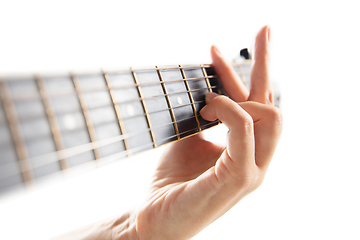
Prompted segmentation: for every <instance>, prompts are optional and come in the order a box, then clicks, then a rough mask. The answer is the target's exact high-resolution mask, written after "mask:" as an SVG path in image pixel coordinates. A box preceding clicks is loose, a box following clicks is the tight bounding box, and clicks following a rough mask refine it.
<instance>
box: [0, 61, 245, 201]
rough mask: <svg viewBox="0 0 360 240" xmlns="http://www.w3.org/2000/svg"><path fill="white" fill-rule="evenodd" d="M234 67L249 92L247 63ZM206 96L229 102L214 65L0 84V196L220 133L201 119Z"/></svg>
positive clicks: (44, 77)
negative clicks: (75, 170)
mask: <svg viewBox="0 0 360 240" xmlns="http://www.w3.org/2000/svg"><path fill="white" fill-rule="evenodd" d="M234 67H235V70H236V71H237V73H238V74H239V76H240V78H241V79H242V80H243V81H244V82H245V83H246V84H248V82H249V80H250V77H249V75H250V61H245V62H244V63H241V64H234ZM207 92H216V93H219V94H225V92H224V90H223V88H222V86H221V82H220V79H219V78H218V76H217V75H216V73H215V71H214V68H213V67H211V65H191V66H188V65H184V66H182V65H177V66H166V67H162V66H156V67H155V68H146V69H130V70H126V71H118V72H115V71H114V72H101V73H98V74H68V75H62V76H61V75H57V76H47V75H35V76H28V77H3V78H0V194H1V192H5V191H6V190H7V189H9V188H11V187H13V186H16V185H28V184H32V183H35V182H36V181H38V180H39V179H42V178H43V177H45V176H47V175H50V174H52V173H55V172H59V171H62V170H66V169H69V168H72V167H75V166H78V165H81V164H84V163H88V162H97V163H100V164H104V163H108V162H112V161H115V160H118V159H122V158H125V157H128V156H131V155H133V154H136V153H139V152H142V151H144V150H147V149H151V148H156V147H158V146H161V145H163V144H166V143H169V142H173V141H177V140H180V139H182V138H185V137H188V136H191V135H193V134H196V133H198V132H200V131H203V130H205V129H207V128H210V127H212V126H215V125H217V124H218V123H219V121H217V120H216V121H212V122H209V121H206V120H204V119H203V118H202V117H201V116H200V114H199V111H200V110H201V108H202V107H203V106H205V95H206V93H207Z"/></svg>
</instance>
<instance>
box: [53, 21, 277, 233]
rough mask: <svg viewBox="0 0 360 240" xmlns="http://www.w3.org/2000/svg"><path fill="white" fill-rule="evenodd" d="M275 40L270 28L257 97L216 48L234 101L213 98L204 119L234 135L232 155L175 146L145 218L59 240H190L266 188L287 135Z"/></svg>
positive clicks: (190, 144) (196, 142) (263, 40)
mask: <svg viewBox="0 0 360 240" xmlns="http://www.w3.org/2000/svg"><path fill="white" fill-rule="evenodd" d="M269 40H270V30H269V28H268V27H267V26H265V27H263V28H262V29H261V30H260V31H259V33H258V35H257V37H256V41H255V56H254V59H253V67H252V72H251V87H250V92H249V91H248V90H247V88H246V87H245V86H244V85H243V83H242V82H241V81H240V79H239V77H238V76H237V74H236V73H235V71H234V69H233V68H232V67H231V65H229V64H227V63H226V62H225V60H224V59H223V58H222V56H221V54H220V52H219V51H218V50H217V48H216V47H215V46H212V48H211V56H212V59H213V66H214V68H215V70H216V72H217V74H218V75H219V77H220V79H221V81H222V84H223V86H224V88H225V91H226V92H227V94H228V95H229V97H230V98H231V99H229V98H227V97H224V96H219V95H217V94H215V93H208V95H207V96H206V102H207V105H206V106H205V107H204V108H203V109H202V110H201V116H202V117H203V118H204V119H206V120H215V119H216V118H218V119H219V120H221V122H222V123H223V124H225V125H226V126H227V127H228V128H229V132H228V141H227V143H226V146H225V147H224V146H218V145H215V144H213V143H211V142H208V141H206V140H204V138H203V136H202V135H201V134H198V135H195V136H192V137H189V138H186V139H183V140H181V141H178V142H176V143H174V144H170V145H169V146H168V148H167V149H166V151H165V153H164V154H163V156H162V157H161V159H160V161H159V165H158V167H157V169H156V172H155V175H154V181H153V182H152V188H151V194H150V196H149V198H148V200H147V201H146V202H145V203H144V204H143V206H142V207H141V208H140V209H139V210H137V211H135V212H133V213H130V214H126V215H123V216H121V217H119V218H116V219H112V220H110V221H103V222H99V223H97V224H93V225H90V226H87V227H84V228H82V229H79V230H76V231H73V232H72V233H69V234H66V235H63V236H59V237H58V238H55V239H121V240H122V239H146V240H149V239H156V240H161V239H172V240H177V239H190V238H191V237H193V236H195V235H196V234H197V233H199V232H200V231H201V230H202V229H204V228H205V227H206V226H208V225H209V224H210V223H212V222H213V221H215V220H216V219H218V218H219V217H221V216H222V215H223V214H224V213H225V212H227V211H228V210H229V209H230V208H232V207H233V206H234V205H235V204H236V203H237V202H239V201H240V200H241V199H242V198H243V197H245V196H246V195H248V194H249V193H251V192H252V191H254V190H255V189H256V188H257V187H259V186H260V184H261V183H262V181H263V180H264V177H265V173H266V171H267V169H268V167H269V164H270V161H271V159H272V156H273V154H274V151H275V149H276V145H277V143H278V140H279V137H280V134H281V130H282V117H281V113H280V111H279V109H278V108H276V107H275V106H274V104H273V99H272V90H271V84H270V80H269V74H268V65H269V51H268V45H269Z"/></svg>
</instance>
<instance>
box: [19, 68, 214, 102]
mask: <svg viewBox="0 0 360 240" xmlns="http://www.w3.org/2000/svg"><path fill="white" fill-rule="evenodd" d="M106 74H109V73H106ZM76 76H78V75H76ZM215 77H217V76H216V75H213V76H208V78H215ZM199 79H205V77H196V78H187V79H186V80H187V81H195V80H199ZM181 81H184V79H175V80H167V81H164V83H171V82H181ZM159 83H160V82H159V81H156V82H148V83H134V84H129V85H123V86H115V87H114V86H113V87H112V89H124V88H131V87H139V86H141V87H142V86H147V85H156V84H159ZM108 90H110V89H109V87H107V86H105V87H99V88H90V89H86V90H83V91H82V93H91V92H97V91H108ZM74 93H76V91H72V90H71V91H63V92H60V93H59V92H57V93H55V94H51V97H60V96H66V95H71V94H74ZM37 99H41V97H39V96H30V97H29V96H25V97H16V98H14V99H13V100H14V101H16V102H21V101H29V100H37Z"/></svg>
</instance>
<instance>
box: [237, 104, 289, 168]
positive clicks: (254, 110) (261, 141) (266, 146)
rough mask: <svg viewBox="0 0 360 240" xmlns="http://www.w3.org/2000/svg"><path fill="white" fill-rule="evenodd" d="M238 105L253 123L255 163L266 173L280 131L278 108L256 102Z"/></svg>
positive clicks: (280, 122)
mask: <svg viewBox="0 0 360 240" xmlns="http://www.w3.org/2000/svg"><path fill="white" fill-rule="evenodd" d="M239 104H240V106H241V107H242V108H243V109H244V110H245V111H246V112H247V113H248V114H249V115H250V116H251V117H252V119H253V121H254V134H255V136H256V137H255V146H256V147H255V148H256V151H255V163H256V165H257V166H258V167H259V168H260V169H261V170H262V171H263V172H266V170H267V168H268V167H269V165H270V162H271V159H272V157H273V155H274V152H275V149H276V146H277V143H278V141H279V138H280V134H281V131H282V115H281V113H280V110H279V108H277V107H275V106H272V105H264V104H260V103H257V102H243V103H239Z"/></svg>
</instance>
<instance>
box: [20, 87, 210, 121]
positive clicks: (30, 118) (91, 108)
mask: <svg viewBox="0 0 360 240" xmlns="http://www.w3.org/2000/svg"><path fill="white" fill-rule="evenodd" d="M211 88H215V87H211ZM205 89H208V88H207V87H206V88H198V89H192V90H189V91H181V92H176V93H169V94H161V95H155V96H149V97H142V98H141V97H139V98H136V99H135V98H134V99H130V100H126V101H121V102H115V103H116V104H124V103H131V102H137V101H142V100H148V99H152V98H157V97H166V96H172V95H176V94H181V93H189V92H197V91H201V90H205ZM110 105H111V104H102V105H98V106H93V107H87V110H93V109H97V108H104V107H107V106H110ZM77 111H78V109H74V110H70V111H58V112H57V113H58V114H66V113H73V112H77ZM41 116H42V115H32V116H26V117H22V118H21V120H25V121H27V120H32V119H37V118H39V117H41Z"/></svg>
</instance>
